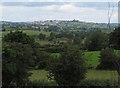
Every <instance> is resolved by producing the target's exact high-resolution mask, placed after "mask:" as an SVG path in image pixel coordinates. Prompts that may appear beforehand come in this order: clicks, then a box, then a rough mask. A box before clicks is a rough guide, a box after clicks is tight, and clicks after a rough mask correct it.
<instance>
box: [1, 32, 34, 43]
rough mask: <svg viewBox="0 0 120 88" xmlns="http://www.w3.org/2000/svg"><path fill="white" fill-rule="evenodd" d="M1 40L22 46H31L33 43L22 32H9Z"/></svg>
mask: <svg viewBox="0 0 120 88" xmlns="http://www.w3.org/2000/svg"><path fill="white" fill-rule="evenodd" d="M3 40H4V41H5V42H19V43H23V44H33V43H34V42H35V41H34V39H33V38H31V37H30V36H28V35H27V34H26V33H23V32H22V31H15V32H14V31H10V33H8V34H7V35H5V36H4V38H3Z"/></svg>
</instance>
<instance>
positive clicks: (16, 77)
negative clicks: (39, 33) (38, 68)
mask: <svg viewBox="0 0 120 88" xmlns="http://www.w3.org/2000/svg"><path fill="white" fill-rule="evenodd" d="M32 54H33V49H32V48H31V46H30V45H28V44H22V43H9V44H4V46H3V50H2V83H3V86H9V85H11V84H16V85H17V86H20V85H21V86H22V84H25V82H26V81H27V77H28V70H29V67H30V66H32V65H34V58H35V57H34V56H33V55H32Z"/></svg>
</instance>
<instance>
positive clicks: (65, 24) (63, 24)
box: [0, 20, 118, 30]
mask: <svg viewBox="0 0 120 88" xmlns="http://www.w3.org/2000/svg"><path fill="white" fill-rule="evenodd" d="M0 24H2V27H3V28H5V29H12V28H15V29H38V30H41V28H42V29H44V28H46V26H47V28H48V27H49V26H53V27H54V26H57V27H59V28H60V29H61V30H95V29H100V30H107V29H108V28H107V23H93V22H81V21H77V20H73V21H63V20H46V21H34V22H8V21H1V22H0ZM117 26H118V24H117V23H111V29H114V28H115V27H117Z"/></svg>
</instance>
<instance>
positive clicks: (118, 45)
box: [109, 27, 120, 50]
mask: <svg viewBox="0 0 120 88" xmlns="http://www.w3.org/2000/svg"><path fill="white" fill-rule="evenodd" d="M109 43H110V46H111V47H113V48H115V49H117V50H119V49H120V27H118V28H116V29H115V30H114V31H113V32H111V33H110V38H109Z"/></svg>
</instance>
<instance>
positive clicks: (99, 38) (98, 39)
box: [84, 31, 108, 51]
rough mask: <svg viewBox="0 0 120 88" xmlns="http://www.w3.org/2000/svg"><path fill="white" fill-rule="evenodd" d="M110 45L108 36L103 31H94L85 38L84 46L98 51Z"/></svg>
mask: <svg viewBox="0 0 120 88" xmlns="http://www.w3.org/2000/svg"><path fill="white" fill-rule="evenodd" d="M107 46H108V36H107V34H105V33H103V32H101V31H92V32H90V34H89V35H88V36H87V37H86V39H85V44H84V47H85V48H86V49H87V50H90V51H97V50H101V49H104V48H106V47H107Z"/></svg>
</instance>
